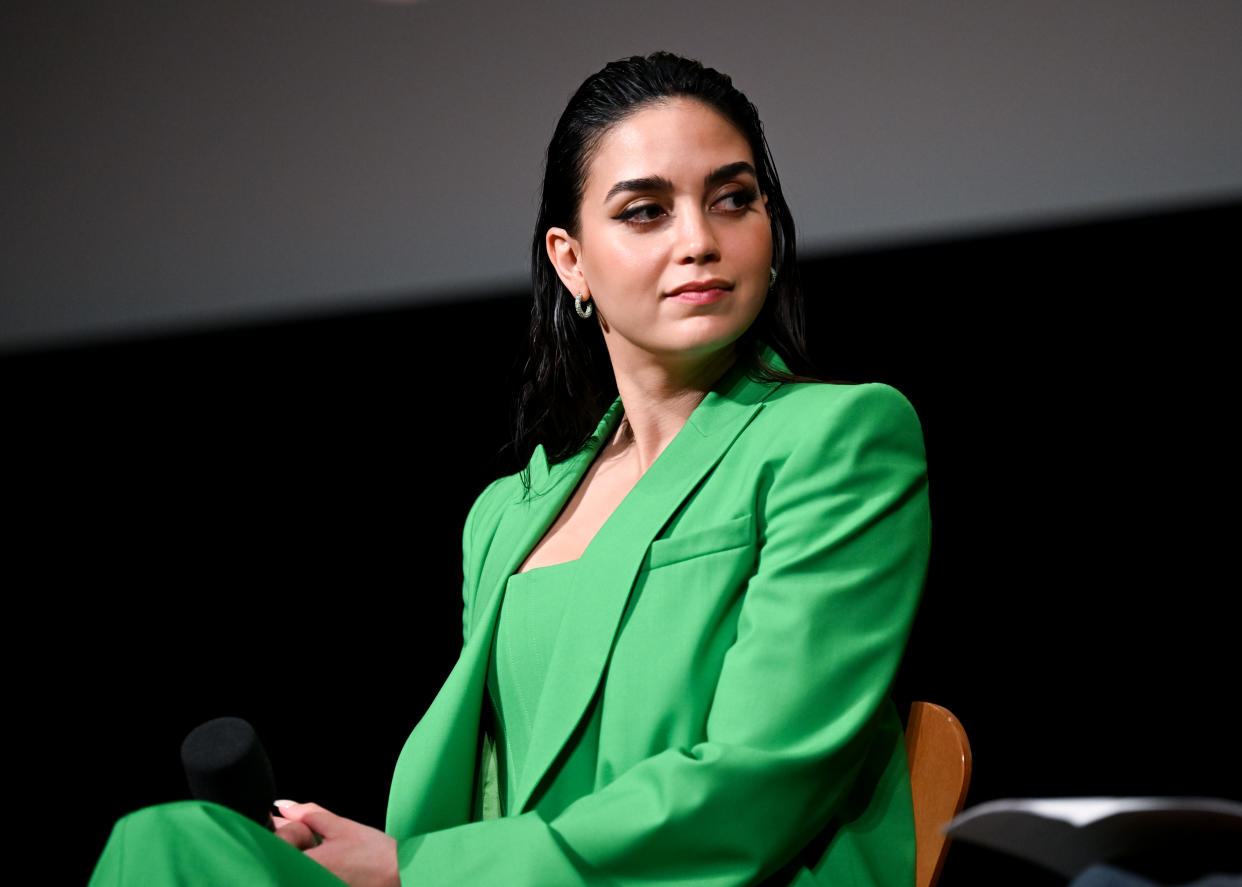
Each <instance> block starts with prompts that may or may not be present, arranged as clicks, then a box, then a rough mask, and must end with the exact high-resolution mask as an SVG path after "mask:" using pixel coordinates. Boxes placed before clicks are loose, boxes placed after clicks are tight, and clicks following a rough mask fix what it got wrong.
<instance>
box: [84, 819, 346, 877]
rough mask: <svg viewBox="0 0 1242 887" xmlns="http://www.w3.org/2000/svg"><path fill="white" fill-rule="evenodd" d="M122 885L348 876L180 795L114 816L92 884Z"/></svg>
mask: <svg viewBox="0 0 1242 887" xmlns="http://www.w3.org/2000/svg"><path fill="white" fill-rule="evenodd" d="M122 884H124V885H139V884H142V885H151V887H173V885H187V887H207V885H212V887H215V885H220V887H276V885H281V887H290V885H297V887H341V885H342V884H344V882H343V881H341V880H340V879H339V878H338V877H336V875H334V874H332V873H331V872H329V871H328V870H327V869H325V868H324V867H323V866H321V865H320V864H319V863H317V862H315V860H313V859H311V858H309V857H307V856H305V855H303V854H302V852H301V851H300V850H297V849H295V848H293V847H291V846H290V845H288V844H286V843H285V842H284V841H282V840H280V839H279V838H277V837H276V836H275V835H273V834H272V833H271V832H269V831H266V830H265V829H263V828H261V827H259V826H258V825H255V824H254V823H253V822H251V821H250V820H249V819H246V818H245V817H244V816H241V815H239V814H237V813H234V812H233V811H232V810H229V809H227V808H225V807H221V806H219V805H218V804H210V803H207V802H205V801H180V802H178V803H175V804H161V805H160V806H158V807H146V808H144V809H142V810H139V811H137V812H135V813H131V814H129V815H128V816H126V817H124V818H123V819H121V820H118V821H117V824H116V825H115V826H114V827H113V829H112V835H111V837H109V838H108V845H107V846H106V847H105V848H104V852H103V855H102V856H100V857H99V862H98V863H97V864H96V865H95V872H94V874H92V875H91V880H90V887H113V885H122Z"/></svg>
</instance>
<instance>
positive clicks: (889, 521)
mask: <svg viewBox="0 0 1242 887" xmlns="http://www.w3.org/2000/svg"><path fill="white" fill-rule="evenodd" d="M806 387H807V388H812V387H814V388H821V389H823V394H822V395H813V394H812V395H806V396H805V397H804V398H803V399H802V400H801V401H798V400H797V399H796V398H791V399H790V400H789V401H787V402H786V403H785V404H784V406H783V407H782V406H780V405H775V404H774V405H773V407H772V408H773V409H774V410H781V409H784V410H785V413H784V415H782V416H781V419H780V421H779V422H773V423H772V424H771V425H770V428H771V429H773V431H772V433H773V435H774V437H773V440H772V443H773V444H775V445H776V446H775V447H774V449H775V450H776V451H777V455H776V456H774V457H773V458H771V459H767V460H765V461H764V462H763V463H762V464H761V465H758V466H757V467H756V470H757V471H758V472H759V473H760V481H759V483H758V484H757V486H756V487H755V489H756V490H757V496H758V504H757V506H756V513H757V517H758V528H757V532H758V535H759V551H758V560H757V564H756V568H755V572H754V574H753V575H752V576H751V577H750V579H749V582H748V584H747V586H746V588H745V590H744V597H743V602H742V606H741V611H740V614H739V620H738V625H737V636H736V640H735V641H734V643H733V645H732V646H731V648H730V649H729V651H728V653H727V654H726V656H725V658H724V662H723V667H722V669H721V672H720V675H719V680H718V682H717V685H716V687H715V691H714V698H713V702H712V707H711V712H710V715H709V717H708V722H707V730H706V734H707V735H706V738H705V739H704V741H702V742H700V743H698V744H696V745H694V746H693V747H688V748H670V749H667V750H665V751H663V752H661V753H659V754H657V755H655V756H653V757H650V758H647V759H645V760H643V761H641V762H640V763H638V764H637V765H635V766H633V767H631V768H630V769H629V770H627V771H626V772H625V773H623V774H621V775H620V776H618V777H617V778H616V779H615V780H614V781H613V782H611V783H609V784H608V785H607V786H605V787H604V788H602V789H600V790H598V791H596V792H594V793H592V794H590V795H587V796H585V797H583V798H580V799H579V800H577V801H576V802H574V803H573V804H571V805H570V806H568V807H567V808H565V809H564V810H563V811H562V812H561V813H560V814H559V815H557V816H556V817H555V818H552V819H550V820H548V821H545V820H544V819H542V818H541V817H540V816H539V814H538V812H537V811H530V812H527V813H523V814H521V815H518V816H512V817H507V818H504V819H499V820H492V821H487V822H476V823H470V824H467V825H461V826H457V827H454V828H450V829H445V830H442V831H437V832H431V833H427V834H424V835H418V836H415V837H412V838H408V839H406V840H403V841H402V842H400V844H399V848H398V857H399V861H400V865H401V872H402V883H404V884H405V885H407V887H415V885H420V884H477V885H506V887H523V885H529V887H536V885H540V887H553V885H565V887H572V885H580V884H614V885H640V884H641V885H655V884H667V885H674V884H676V885H685V884H696V885H713V887H717V885H718V887H727V885H741V884H748V883H754V882H755V881H757V880H760V879H761V878H763V877H765V876H766V875H768V874H770V873H772V872H773V871H775V870H776V869H778V868H780V867H781V866H782V865H784V864H785V863H787V862H788V861H789V860H790V859H791V858H793V857H794V856H795V854H797V853H798V852H799V851H800V850H801V849H802V848H803V846H804V845H806V844H807V842H809V841H810V840H811V839H812V838H813V837H814V836H815V835H817V834H819V833H820V832H821V831H823V830H824V829H825V828H826V827H828V826H829V825H830V824H831V822H832V821H833V819H834V816H837V815H838V814H839V812H840V810H841V808H842V806H843V805H844V804H845V803H846V801H847V798H848V796H849V793H850V790H851V788H852V786H853V782H854V778H855V775H856V774H857V772H858V770H859V769H860V767H861V766H862V764H863V761H864V758H865V757H866V755H867V753H868V746H869V739H870V738H871V731H872V727H873V725H874V723H875V721H876V713H877V711H878V709H879V708H880V706H881V704H882V702H883V701H884V700H885V698H886V696H887V692H888V688H889V686H890V684H891V681H892V678H893V676H894V674H895V672H896V669H897V665H898V663H899V660H900V657H901V653H902V650H903V648H904V645H905V641H906V637H907V635H908V632H909V628H910V624H911V622H912V620H913V615H914V610H915V607H916V604H917V600H918V597H919V593H920V591H921V588H922V583H923V579H924V576H925V572H926V565H927V555H928V546H929V532H930V528H929V517H928V507H927V483H926V468H925V461H924V454H923V443H922V434H921V431H920V429H919V425H918V420H917V418H916V417H915V414H914V411H913V409H912V408H911V407H910V405H909V404H908V403H907V402H906V400H905V399H904V398H903V397H902V396H901V395H900V394H898V393H897V392H896V391H894V390H893V389H891V388H888V387H886V386H880V385H865V386H850V387H844V386H806Z"/></svg>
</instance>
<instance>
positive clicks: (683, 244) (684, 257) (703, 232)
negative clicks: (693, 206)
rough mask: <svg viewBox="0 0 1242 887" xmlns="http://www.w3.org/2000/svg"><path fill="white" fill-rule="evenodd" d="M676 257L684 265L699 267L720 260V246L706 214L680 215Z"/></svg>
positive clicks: (699, 212)
mask: <svg viewBox="0 0 1242 887" xmlns="http://www.w3.org/2000/svg"><path fill="white" fill-rule="evenodd" d="M676 255H677V261H678V262H679V263H680V264H682V265H698V264H702V263H703V262H713V261H716V260H717V259H719V258H720V244H719V243H718V242H717V241H716V232H715V231H714V230H713V229H712V225H711V220H710V219H709V218H708V217H707V214H706V213H704V212H702V211H693V212H683V213H681V214H680V215H679V218H678V225H677V252H676Z"/></svg>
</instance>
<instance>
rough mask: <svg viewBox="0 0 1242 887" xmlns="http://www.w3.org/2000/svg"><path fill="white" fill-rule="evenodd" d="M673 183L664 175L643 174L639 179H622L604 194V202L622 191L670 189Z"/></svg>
mask: <svg viewBox="0 0 1242 887" xmlns="http://www.w3.org/2000/svg"><path fill="white" fill-rule="evenodd" d="M672 190H673V183H672V182H670V181H669V180H668V179H666V178H664V176H645V177H643V178H641V179H622V180H621V181H619V182H617V183H616V184H615V185H613V186H612V187H611V188H609V189H608V193H607V194H606V195H605V196H604V202H605V203H607V202H608V201H609V200H612V198H613V197H615V196H616V195H618V194H620V193H621V192H623V191H672Z"/></svg>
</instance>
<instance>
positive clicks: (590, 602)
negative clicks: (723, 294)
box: [505, 367, 777, 812]
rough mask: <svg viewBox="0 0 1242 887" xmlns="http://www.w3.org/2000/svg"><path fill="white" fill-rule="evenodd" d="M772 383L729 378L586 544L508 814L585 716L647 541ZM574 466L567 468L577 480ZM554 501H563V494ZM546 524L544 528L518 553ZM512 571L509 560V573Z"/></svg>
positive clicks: (523, 801)
mask: <svg viewBox="0 0 1242 887" xmlns="http://www.w3.org/2000/svg"><path fill="white" fill-rule="evenodd" d="M776 384H777V383H770V382H755V381H752V380H750V379H748V378H747V377H746V375H745V373H744V372H742V370H741V368H740V367H735V368H734V369H733V370H731V371H730V372H729V373H727V374H726V375H725V377H724V378H722V379H721V381H720V382H719V383H717V386H716V388H715V389H713V390H712V391H711V392H709V393H708V395H707V397H706V398H704V400H703V402H702V403H701V404H699V406H698V408H697V409H696V410H695V411H694V413H693V414H692V415H691V417H690V420H689V421H688V422H687V423H686V425H685V427H684V428H682V430H681V431H680V432H679V433H678V434H677V436H676V437H675V438H674V439H673V440H672V442H671V443H670V444H669V445H668V447H667V448H665V450H664V452H663V453H661V454H660V456H659V457H658V458H657V459H656V461H655V463H654V464H652V466H651V467H650V468H649V469H648V470H647V472H646V474H644V475H643V477H642V478H641V479H640V480H639V482H638V483H637V484H636V485H635V487H634V489H633V490H631V491H630V493H629V495H628V496H626V497H625V499H624V500H623V501H622V502H621V504H620V505H619V506H617V509H616V511H614V512H613V514H612V515H611V517H609V519H608V521H607V522H606V523H605V524H604V526H603V527H602V528H601V529H600V531H599V533H598V534H597V535H596V537H595V539H594V540H592V542H591V544H590V547H589V549H588V552H587V553H586V554H585V555H584V559H587V558H589V569H590V574H589V575H580V576H579V579H580V585H581V587H580V588H579V589H577V590H576V591H575V592H574V597H573V599H572V601H571V603H570V610H569V612H568V613H567V614H566V616H565V619H564V622H563V623H562V625H561V629H560V632H559V634H558V636H557V641H556V645H555V647H554V648H553V651H552V656H551V660H550V662H549V665H548V683H547V685H546V686H545V687H544V689H543V692H542V694H541V696H540V702H539V710H538V714H537V717H536V719H535V727H534V734H533V735H532V736H531V742H530V747H529V749H528V752H527V757H526V762H525V765H524V767H523V770H522V774H521V779H520V781H519V789H518V792H517V795H516V797H514V798H511V799H510V804H509V809H510V811H513V812H522V811H524V810H525V809H526V808H527V806H528V805H529V803H530V801H531V799H532V795H533V793H534V791H535V789H536V787H537V786H538V785H539V782H540V780H541V779H542V778H543V776H544V774H545V773H547V771H548V769H549V768H550V767H551V766H552V764H553V762H554V761H555V760H556V757H557V755H558V754H559V753H560V751H561V749H562V747H564V745H565V744H566V742H568V741H569V738H570V736H571V734H572V733H573V731H574V728H575V727H576V726H577V725H578V722H579V721H580V720H581V719H582V717H583V715H584V714H585V713H586V711H587V708H588V706H589V705H590V703H591V700H592V698H593V697H594V695H595V692H596V690H597V688H598V686H599V684H600V681H601V679H602V677H603V674H604V669H605V666H606V665H607V662H608V658H609V655H610V654H611V652H612V645H613V640H614V638H615V636H616V632H617V629H618V626H619V625H620V621H621V617H622V615H623V614H624V612H625V608H626V605H627V603H628V602H629V597H630V590H631V588H632V587H633V585H634V580H635V578H636V577H637V575H638V571H639V568H640V567H641V565H642V562H643V559H644V557H645V556H646V553H647V549H648V547H649V546H650V545H651V542H652V540H653V539H655V538H656V537H657V536H658V535H659V534H660V532H661V530H662V529H663V528H664V526H665V524H667V523H668V521H669V520H670V519H671V518H672V517H673V515H674V514H675V513H676V512H677V510H678V508H680V507H681V504H682V502H684V501H685V499H686V497H687V496H689V495H690V493H691V492H692V491H693V490H694V489H695V488H696V487H697V486H698V485H699V483H700V481H702V479H703V478H704V477H705V476H707V474H708V473H709V472H711V470H712V469H713V468H714V467H715V466H716V463H717V462H719V461H720V459H721V457H722V456H723V455H724V454H725V452H727V451H728V449H729V447H730V445H731V444H732V443H733V441H734V440H735V439H736V438H737V436H738V435H739V434H740V433H741V432H742V429H744V428H745V427H746V425H747V424H749V422H750V420H751V419H752V418H753V417H754V415H755V414H756V413H757V412H758V411H759V409H760V407H761V404H762V401H763V400H764V398H766V397H767V395H768V394H769V393H770V392H771V391H772V390H773V389H774V388H775V387H776ZM588 464H589V460H588ZM557 467H559V466H557ZM582 470H583V468H578V469H577V470H575V471H574V472H573V475H574V478H575V480H574V483H575V484H576V482H577V481H576V478H577V477H580V476H581V474H582ZM570 490H572V485H570ZM567 495H568V494H566V496H567ZM555 498H557V499H558V500H559V501H560V503H561V504H563V502H564V498H565V497H561V496H557V497H555ZM559 510H560V506H559V505H558V506H557V509H556V511H557V512H559ZM554 517H555V513H554V514H553V518H554ZM549 523H550V520H549ZM546 528H547V525H546V524H543V525H542V529H540V530H539V532H538V535H536V536H535V538H534V540H532V541H531V542H530V544H529V545H526V546H525V547H524V548H523V549H522V555H521V556H523V557H524V556H525V552H526V551H528V550H529V549H530V547H531V546H533V545H534V544H535V541H537V540H538V537H539V535H542V533H543V532H544V531H545V530H546ZM519 561H520V558H519ZM516 568H517V563H514V564H513V566H512V569H516ZM510 572H511V570H510ZM508 575H509V574H508V573H506V574H505V576H506V578H507V576H508Z"/></svg>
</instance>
